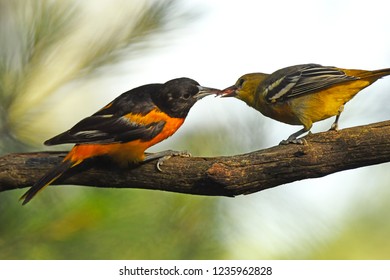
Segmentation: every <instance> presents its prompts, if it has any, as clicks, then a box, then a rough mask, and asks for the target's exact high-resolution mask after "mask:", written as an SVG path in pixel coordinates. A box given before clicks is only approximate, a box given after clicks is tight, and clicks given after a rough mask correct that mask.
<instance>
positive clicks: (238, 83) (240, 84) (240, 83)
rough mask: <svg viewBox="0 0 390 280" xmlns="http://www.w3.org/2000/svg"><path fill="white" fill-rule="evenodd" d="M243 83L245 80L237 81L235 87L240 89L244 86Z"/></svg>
mask: <svg viewBox="0 0 390 280" xmlns="http://www.w3.org/2000/svg"><path fill="white" fill-rule="evenodd" d="M244 82H245V80H244V79H240V80H238V82H237V87H239V88H240V87H242V85H243V84H244Z"/></svg>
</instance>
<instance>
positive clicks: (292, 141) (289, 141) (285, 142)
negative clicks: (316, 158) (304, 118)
mask: <svg viewBox="0 0 390 280" xmlns="http://www.w3.org/2000/svg"><path fill="white" fill-rule="evenodd" d="M288 144H296V145H307V141H306V139H305V138H298V139H297V138H295V139H286V140H282V141H280V143H279V145H288Z"/></svg>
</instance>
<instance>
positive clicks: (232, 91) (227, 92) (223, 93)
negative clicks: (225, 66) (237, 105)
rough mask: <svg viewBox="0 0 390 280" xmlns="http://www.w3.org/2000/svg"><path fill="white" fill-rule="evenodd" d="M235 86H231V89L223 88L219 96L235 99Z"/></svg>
mask: <svg viewBox="0 0 390 280" xmlns="http://www.w3.org/2000/svg"><path fill="white" fill-rule="evenodd" d="M237 89H238V88H237V86H235V85H234V86H231V87H228V88H225V89H224V90H222V91H221V93H220V94H219V95H221V96H222V97H235V96H237Z"/></svg>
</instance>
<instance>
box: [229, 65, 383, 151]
mask: <svg viewBox="0 0 390 280" xmlns="http://www.w3.org/2000/svg"><path fill="white" fill-rule="evenodd" d="M387 75H390V68H387V69H380V70H374V71H368V70H355V69H343V68H337V67H331V66H322V65H319V64H301V65H295V66H290V67H286V68H283V69H280V70H277V71H276V72H274V73H272V74H264V73H250V74H245V75H243V76H242V77H240V78H239V79H238V80H237V82H236V84H235V85H233V86H231V87H228V88H226V89H224V90H223V91H222V92H221V95H222V96H224V97H236V98H238V99H240V100H242V101H244V102H245V103H246V104H248V105H249V106H251V107H253V108H254V109H256V110H258V111H260V112H261V113H262V114H263V115H265V116H267V117H270V118H272V119H274V120H277V121H280V122H284V123H287V124H291V125H303V128H302V129H300V130H299V131H297V132H295V133H293V134H291V135H290V136H289V137H288V138H287V140H283V141H282V142H281V143H280V144H288V143H297V144H302V143H303V141H302V139H297V137H298V136H300V135H302V134H303V133H305V132H307V131H309V130H310V129H311V127H312V125H313V123H315V122H318V121H321V120H324V119H327V118H329V117H332V116H336V120H335V121H334V123H333V124H332V126H331V128H330V129H331V130H337V126H338V121H339V118H340V114H341V112H342V111H343V109H344V104H345V103H347V102H348V101H349V100H351V99H352V98H353V97H354V96H355V95H356V94H357V93H358V92H359V91H361V90H362V89H364V88H365V87H368V86H369V85H371V84H372V83H374V82H375V81H376V80H378V79H379V78H382V77H383V76H387Z"/></svg>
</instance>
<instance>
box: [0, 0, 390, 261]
mask: <svg viewBox="0 0 390 280" xmlns="http://www.w3.org/2000/svg"><path fill="white" fill-rule="evenodd" d="M389 30H390V18H389V15H388V3H386V1H380V0H371V1H356V0H354V1H345V0H342V1H332V0H331V1H329V0H318V1H309V0H307V1H305V0H297V1H288V0H286V1H282V0H279V1H278V0H276V1H249V0H240V1H222V0H220V1H207V0H172V1H152V0H150V1H149V0H142V1H125V0H99V1H92V0H88V1H72V0H69V1H59V0H50V1H44V0H43V1H41V0H24V1H22V0H0V44H1V46H0V101H1V102H0V134H1V137H0V154H7V153H13V152H26V151H28V152H32V151H41V150H49V149H52V148H51V147H50V148H48V147H44V146H43V145H42V142H43V141H44V140H46V139H48V138H50V137H52V136H54V135H56V134H58V133H60V132H62V131H64V130H66V129H68V128H69V127H71V126H72V125H74V124H75V123H76V122H77V121H79V120H80V119H81V118H84V117H86V116H88V115H90V114H92V113H94V112H95V111H96V110H98V109H99V108H101V107H102V106H104V105H105V104H107V103H108V102H110V101H111V100H112V99H113V98H115V97H116V96H118V95H119V94H121V93H122V92H124V91H127V90H129V89H131V88H134V87H136V86H139V85H142V84H147V83H156V82H165V81H167V80H169V79H172V78H176V77H183V76H186V77H191V78H193V79H195V80H197V81H198V82H199V83H200V84H201V85H204V86H209V87H217V88H225V87H227V86H230V85H232V84H234V83H235V81H236V80H237V78H238V77H239V76H241V75H242V74H245V73H248V72H265V73H271V72H273V71H275V70H277V69H279V68H282V67H285V66H290V65H294V64H300V63H311V62H313V63H320V64H323V65H332V66H338V67H343V68H358V69H359V68H360V69H379V68H386V67H390V40H389V38H390V37H389ZM389 102H390V78H384V79H382V80H380V81H378V82H376V83H375V84H374V85H372V86H371V87H369V88H367V89H365V90H364V91H363V92H361V93H360V94H358V95H357V96H356V97H355V98H354V99H353V100H352V101H351V102H349V103H348V104H347V105H346V106H345V110H344V113H343V114H342V116H341V120H340V128H341V129H342V128H346V127H351V126H356V125H363V124H369V123H372V122H378V121H383V120H389V119H390V112H389ZM332 122H333V119H329V120H326V121H323V122H321V123H317V124H315V125H314V128H313V130H312V131H313V132H319V131H323V130H327V129H328V128H329V127H330V125H331V123H332ZM296 130H298V127H295V126H289V125H286V124H282V123H278V122H276V121H273V120H271V119H267V118H265V117H263V116H262V115H261V114H260V113H258V112H257V111H254V110H253V109H251V108H249V107H247V106H246V105H245V104H244V103H242V102H240V101H239V100H236V99H219V98H214V97H207V98H205V99H203V100H202V101H200V102H198V103H197V104H196V105H195V106H194V107H193V109H192V110H191V112H190V114H189V116H188V118H187V120H186V122H185V123H184V125H183V126H182V128H181V129H180V130H179V131H178V132H177V133H176V134H175V135H174V136H172V137H171V138H169V139H168V140H166V141H164V142H162V143H161V144H158V145H156V146H155V147H153V149H151V150H150V151H159V150H163V149H175V150H189V151H191V152H192V154H193V155H195V156H221V155H234V154H241V153H248V152H251V151H254V150H259V149H263V148H267V147H271V146H274V145H277V144H278V143H279V142H280V140H282V139H285V138H286V137H287V136H288V135H290V134H291V133H292V132H295V131H296ZM54 148H55V149H59V150H66V149H70V146H60V147H54ZM389 168H390V164H381V165H377V166H371V167H364V168H360V169H356V170H350V171H345V172H340V173H337V174H333V175H329V176H327V177H324V178H319V179H311V180H304V181H299V182H295V183H292V184H288V185H284V186H279V187H277V188H274V189H270V190H266V191H263V192H259V193H255V194H251V195H248V196H239V197H236V198H224V197H221V198H218V197H203V196H191V195H182V194H174V193H167V192H159V191H147V190H136V189H126V190H125V189H109V188H107V189H98V188H87V187H77V186H52V187H49V188H47V189H46V190H45V191H44V192H42V193H40V195H39V196H38V197H37V198H35V199H34V200H33V201H32V202H31V203H30V204H28V205H27V206H25V207H22V206H21V204H20V203H19V202H18V198H19V197H20V195H21V194H23V193H24V192H25V190H15V191H8V192H3V193H0V259H389V258H390V239H389V238H388V237H389V236H390V222H389V221H390V188H389V187H390V183H389V182H390V174H389V172H388V171H389Z"/></svg>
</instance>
